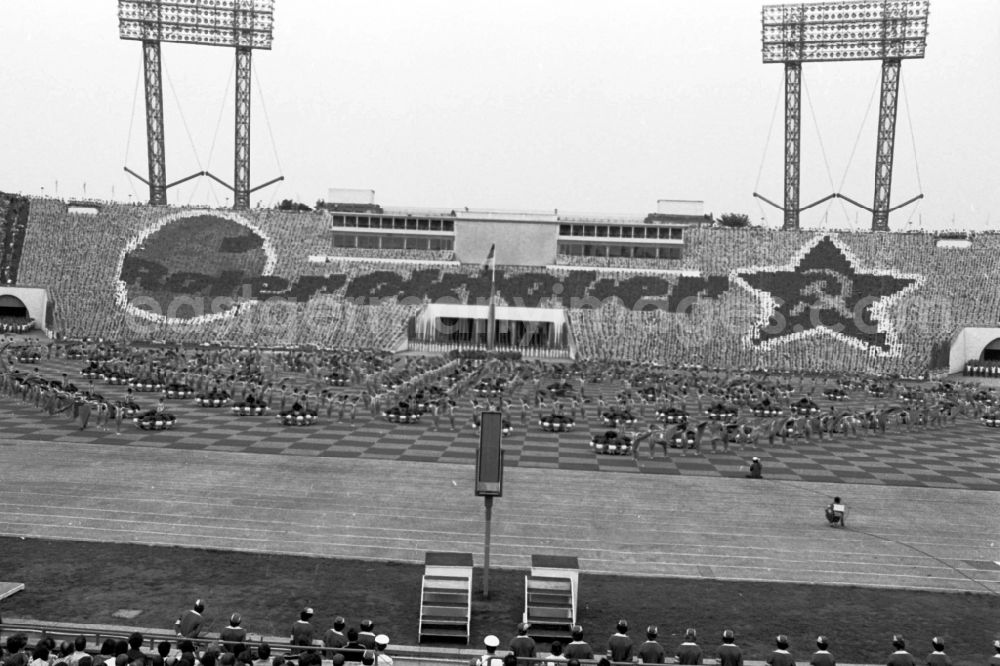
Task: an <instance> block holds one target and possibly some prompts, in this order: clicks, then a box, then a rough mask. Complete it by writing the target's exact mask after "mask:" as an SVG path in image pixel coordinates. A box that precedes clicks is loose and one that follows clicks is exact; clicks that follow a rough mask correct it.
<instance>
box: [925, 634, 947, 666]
mask: <svg viewBox="0 0 1000 666" xmlns="http://www.w3.org/2000/svg"><path fill="white" fill-rule="evenodd" d="M931 647H933V648H934V651H933V652H931V653H930V654H929V655H927V666H951V659H949V658H948V655H946V654H945V653H944V641H943V640H941V639H940V638H938V637H937V636H935V637H934V638H932V639H931Z"/></svg>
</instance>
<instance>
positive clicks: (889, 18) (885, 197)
mask: <svg viewBox="0 0 1000 666" xmlns="http://www.w3.org/2000/svg"><path fill="white" fill-rule="evenodd" d="M928 12H929V0H869V1H867V2H817V3H802V4H792V5H765V6H764V8H763V10H762V12H761V22H762V28H763V29H762V35H763V39H762V42H763V56H764V62H765V63H773V62H780V63H784V65H785V201H784V206H777V205H776V204H773V203H772V202H770V201H768V200H767V199H765V198H764V197H762V196H760V195H759V194H757V193H756V192H755V193H754V195H755V196H757V197H758V198H760V199H763V200H764V201H767V202H768V203H770V204H772V205H775V206H776V207H777V208H779V209H781V210H783V211H784V214H785V218H784V225H783V228H785V229H798V228H799V213H800V212H801V211H803V210H806V209H807V208H811V207H812V206H815V205H817V204H819V203H821V202H823V201H826V200H827V199H830V198H833V197H840V198H843V199H845V200H847V201H850V202H851V203H853V204H855V205H857V206H859V207H861V208H864V209H865V210H867V211H868V212H870V213H871V214H872V231H888V230H889V213H890V212H892V211H894V210H896V209H897V208H901V207H902V206H905V205H907V204H909V203H912V202H913V201H916V200H917V199H919V198H921V197H922V196H923V195H919V196H917V197H914V198H913V199H910V200H908V201H906V202H905V203H902V204H900V205H899V206H896V207H894V208H892V207H890V204H889V201H890V194H891V192H892V158H893V148H894V142H895V137H896V106H897V104H896V102H897V97H898V92H899V70H900V63H901V62H902V60H903V59H905V58H923V57H924V50H925V49H926V46H927V16H928ZM843 60H881V61H882V95H881V98H880V102H879V123H878V144H877V147H876V152H875V196H874V205H873V206H872V207H868V206H864V205H862V204H859V203H857V202H856V201H854V200H853V199H850V198H848V197H846V196H844V195H842V194H840V193H833V194H830V195H829V196H826V197H824V198H822V199H820V200H819V201H816V202H814V203H812V204H809V205H808V206H805V207H800V206H799V156H800V153H799V139H800V110H801V93H802V63H803V62H834V61H843Z"/></svg>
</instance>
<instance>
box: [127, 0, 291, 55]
mask: <svg viewBox="0 0 1000 666" xmlns="http://www.w3.org/2000/svg"><path fill="white" fill-rule="evenodd" d="M118 22H119V34H120V36H121V38H122V39H136V40H156V41H161V42H180V43H185V44H206V45H211V46H240V47H247V48H253V49H270V48H271V40H272V36H273V31H274V0H118Z"/></svg>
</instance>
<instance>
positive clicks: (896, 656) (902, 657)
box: [886, 634, 917, 666]
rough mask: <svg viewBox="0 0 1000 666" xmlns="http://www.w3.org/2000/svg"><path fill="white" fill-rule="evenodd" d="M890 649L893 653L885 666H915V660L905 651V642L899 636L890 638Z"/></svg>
mask: <svg viewBox="0 0 1000 666" xmlns="http://www.w3.org/2000/svg"><path fill="white" fill-rule="evenodd" d="M892 648H893V650H894V652H893V653H892V654H890V655H889V660H888V661H887V662H886V664H887V666H917V660H916V659H914V658H913V655H912V654H910V653H909V652H907V651H906V641H905V640H903V637H902V636H900V635H899V634H895V635H894V636H893V637H892Z"/></svg>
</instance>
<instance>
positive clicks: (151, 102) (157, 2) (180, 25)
mask: <svg viewBox="0 0 1000 666" xmlns="http://www.w3.org/2000/svg"><path fill="white" fill-rule="evenodd" d="M118 19H119V34H120V36H121V38H122V39H133V40H140V41H142V54H143V69H144V71H145V77H144V79H145V84H146V85H145V87H146V143H147V153H148V159H149V179H148V180H147V179H145V178H143V177H142V176H139V175H138V174H137V173H135V172H134V171H132V170H131V169H129V168H128V167H125V170H126V171H127V172H128V173H130V174H132V175H133V176H135V177H136V178H138V179H139V180H141V181H143V182H144V183H146V184H147V185H148V186H149V203H150V204H151V205H154V206H163V205H166V203H167V189H168V188H171V187H173V186H174V185H178V184H180V183H183V182H185V181H187V180H190V179H192V178H196V177H198V176H208V177H210V178H212V179H213V180H215V181H216V182H218V183H220V184H222V185H223V186H224V187H227V188H228V189H230V190H231V191H232V192H233V208H236V209H245V208H249V207H250V194H251V193H252V192H255V191H257V190H259V189H261V188H263V187H267V186H268V185H271V184H273V183H276V182H278V181H279V180H283V177H280V176H279V177H278V178H275V179H273V180H270V181H268V182H266V183H264V184H263V185H258V186H257V187H255V188H251V187H250V64H251V54H252V52H253V49H270V48H271V39H272V32H273V27H274V0H118ZM160 42H176V43H180V44H205V45H211V46H232V47H235V48H236V131H235V159H234V163H235V164H234V169H233V185H229V184H228V183H226V182H224V181H222V180H220V179H219V178H216V177H215V176H214V175H212V174H211V173H209V172H207V171H201V172H198V173H195V174H193V175H191V176H188V177H186V178H183V179H181V180H178V181H176V182H173V183H170V184H169V185H168V184H167V179H166V172H167V169H166V159H165V156H164V152H165V151H164V131H163V86H162V80H161V76H160V74H161V64H160V62H161V61H160Z"/></svg>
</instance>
